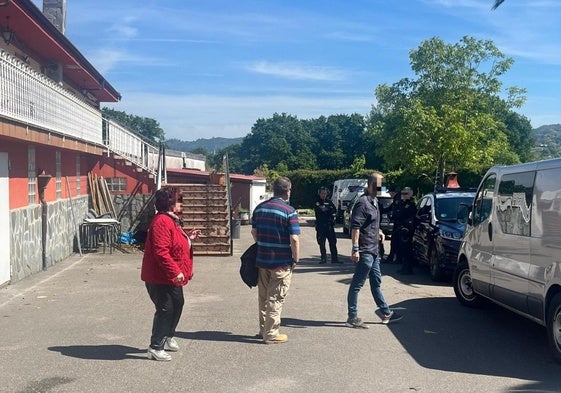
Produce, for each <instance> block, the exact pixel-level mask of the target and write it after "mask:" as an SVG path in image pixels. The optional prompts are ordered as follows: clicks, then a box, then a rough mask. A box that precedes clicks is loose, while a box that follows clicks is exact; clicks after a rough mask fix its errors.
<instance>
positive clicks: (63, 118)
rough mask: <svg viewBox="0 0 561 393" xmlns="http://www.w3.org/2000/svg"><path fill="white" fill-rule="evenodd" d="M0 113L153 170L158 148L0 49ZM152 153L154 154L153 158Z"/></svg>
mask: <svg viewBox="0 0 561 393" xmlns="http://www.w3.org/2000/svg"><path fill="white" fill-rule="evenodd" d="M0 116H1V117H5V118H9V119H13V120H16V121H19V122H22V123H24V124H29V125H33V126H35V127H37V128H40V129H43V130H45V131H51V132H56V133H58V134H61V135H67V136H69V137H72V138H77V139H80V140H83V141H86V142H90V143H92V144H96V145H100V146H106V148H107V149H108V150H109V151H111V152H113V153H116V154H118V155H120V156H122V157H123V158H125V159H127V160H129V161H131V162H133V163H134V164H136V165H137V166H139V167H141V168H143V169H145V170H147V171H149V172H151V173H155V172H156V163H157V156H158V152H159V150H158V148H156V147H154V146H152V145H150V144H149V143H147V142H145V141H144V140H142V139H141V138H140V137H138V136H137V135H136V134H135V133H133V132H131V131H129V130H127V129H126V128H124V127H122V126H120V125H119V124H117V123H115V122H113V121H111V120H107V119H103V117H102V115H101V112H100V111H99V110H98V109H96V108H94V107H92V106H91V105H88V104H87V103H85V102H84V101H82V100H80V99H79V98H78V97H76V96H75V95H73V94H72V93H70V92H69V91H67V90H65V89H63V88H62V87H61V86H59V85H58V84H56V83H55V82H54V81H52V80H51V79H49V78H48V77H46V76H45V75H43V74H41V73H39V72H37V71H35V70H34V69H32V68H31V67H29V66H28V65H27V64H25V63H23V62H21V61H19V60H18V59H16V58H15V57H13V56H12V55H10V54H9V53H7V52H5V51H3V50H0ZM154 157H155V158H154Z"/></svg>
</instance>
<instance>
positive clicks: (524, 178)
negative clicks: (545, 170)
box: [497, 171, 536, 236]
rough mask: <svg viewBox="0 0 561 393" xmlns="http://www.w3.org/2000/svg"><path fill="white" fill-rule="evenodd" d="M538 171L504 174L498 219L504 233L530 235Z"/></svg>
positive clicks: (500, 190) (500, 185) (500, 187)
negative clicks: (535, 180) (533, 196)
mask: <svg viewBox="0 0 561 393" xmlns="http://www.w3.org/2000/svg"><path fill="white" fill-rule="evenodd" d="M535 176H536V173H535V172H534V171H532V172H522V173H513V174H509V175H504V176H503V177H502V178H501V181H500V183H499V194H498V197H499V198H498V204H497V220H498V221H499V223H500V224H501V230H502V231H503V233H508V234H512V235H521V236H530V218H531V217H530V216H531V214H530V212H531V208H532V193H533V190H534V178H535Z"/></svg>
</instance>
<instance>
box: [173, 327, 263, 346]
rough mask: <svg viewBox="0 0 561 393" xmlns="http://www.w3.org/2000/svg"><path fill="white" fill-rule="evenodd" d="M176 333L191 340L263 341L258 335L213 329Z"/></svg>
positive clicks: (253, 342)
mask: <svg viewBox="0 0 561 393" xmlns="http://www.w3.org/2000/svg"><path fill="white" fill-rule="evenodd" d="M175 335H176V336H177V337H180V338H186V339H189V340H203V341H226V342H240V343H247V344H261V343H262V342H263V341H262V340H261V339H260V338H258V337H257V336H244V335H241V334H233V333H232V332H221V331H213V330H208V331H198V332H176V333H175Z"/></svg>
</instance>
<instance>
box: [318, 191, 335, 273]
mask: <svg viewBox="0 0 561 393" xmlns="http://www.w3.org/2000/svg"><path fill="white" fill-rule="evenodd" d="M328 195H329V191H328V189H327V187H321V188H320V189H319V190H318V195H317V198H316V203H315V204H314V213H315V215H316V239H317V242H318V244H319V252H320V254H321V261H320V262H319V263H320V264H323V263H327V251H326V249H325V240H326V239H327V241H328V242H329V252H330V253H331V263H340V262H339V257H338V254H337V237H336V236H335V216H336V215H337V208H336V207H335V205H334V204H333V202H331V199H329V198H328Z"/></svg>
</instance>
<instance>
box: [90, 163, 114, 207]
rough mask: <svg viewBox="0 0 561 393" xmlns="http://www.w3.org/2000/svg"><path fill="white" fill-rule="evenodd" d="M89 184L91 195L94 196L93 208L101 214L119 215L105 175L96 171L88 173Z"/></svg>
mask: <svg viewBox="0 0 561 393" xmlns="http://www.w3.org/2000/svg"><path fill="white" fill-rule="evenodd" d="M88 185H89V187H90V195H91V198H92V209H94V210H95V212H96V213H97V214H99V215H102V214H105V213H111V215H112V216H113V217H117V212H116V211H115V205H114V204H113V198H112V197H111V194H110V193H109V188H108V187H107V182H106V181H105V179H104V178H103V176H98V175H96V174H94V173H91V172H89V173H88Z"/></svg>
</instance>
